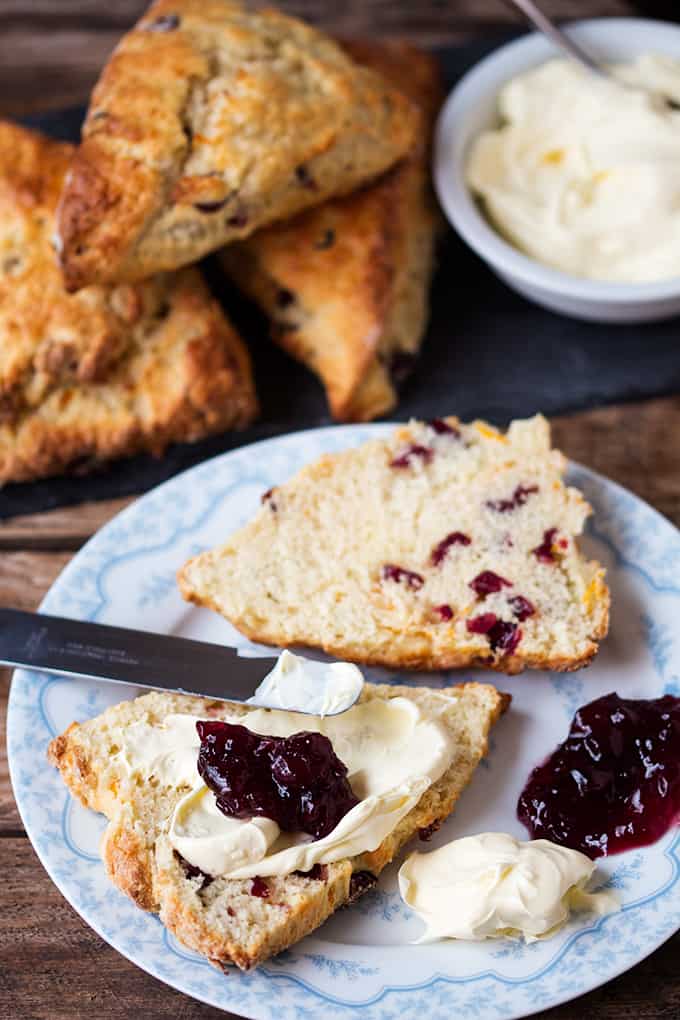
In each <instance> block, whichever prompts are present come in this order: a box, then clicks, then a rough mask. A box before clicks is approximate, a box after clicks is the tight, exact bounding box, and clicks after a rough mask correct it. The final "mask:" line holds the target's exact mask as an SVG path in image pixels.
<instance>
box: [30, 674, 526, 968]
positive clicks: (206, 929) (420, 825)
mask: <svg viewBox="0 0 680 1020" xmlns="http://www.w3.org/2000/svg"><path fill="white" fill-rule="evenodd" d="M399 696H401V697H407V698H410V699H412V700H413V701H415V702H416V703H417V704H418V706H419V707H420V709H421V711H422V712H423V713H425V714H426V715H431V716H433V717H434V716H436V718H437V719H439V720H440V721H441V722H442V723H443V724H444V725H445V726H446V727H447V728H448V729H449V730H450V732H451V735H452V738H453V746H454V747H455V751H454V757H453V759H452V761H451V764H450V766H449V768H448V769H447V771H446V772H445V773H444V775H442V776H441V777H440V779H438V780H437V781H436V782H435V783H434V784H433V785H432V786H431V787H430V788H429V789H428V790H426V792H425V793H424V794H423V796H422V797H421V799H420V801H419V802H418V804H417V805H416V806H415V807H414V808H413V809H412V810H411V811H410V812H409V813H408V814H407V815H406V816H405V817H404V818H403V819H402V820H401V822H399V824H398V826H397V827H396V829H395V830H393V832H392V833H391V834H390V835H389V836H388V837H387V838H386V839H385V840H384V841H383V843H382V844H381V845H380V846H379V847H378V848H377V849H376V850H375V851H373V852H372V853H366V854H362V855H361V856H359V857H356V858H352V859H345V860H341V861H338V862H336V863H333V864H328V865H323V866H322V867H321V868H320V869H318V870H315V872H314V873H310V875H304V874H298V873H296V874H292V875H287V876H285V877H275V878H268V879H266V884H267V888H268V893H269V894H268V896H267V897H266V898H262V897H258V896H255V895H252V880H251V879H227V878H224V877H221V878H220V877H217V878H214V879H213V880H212V881H206V880H205V877H204V876H202V875H200V874H198V875H194V876H193V877H192V875H191V874H190V873H188V872H187V869H186V868H185V866H184V864H183V862H182V860H181V859H180V858H179V857H178V855H177V854H176V853H175V852H174V851H173V849H172V847H171V846H170V844H169V842H168V838H167V830H168V824H169V820H170V818H171V815H172V812H173V809H174V807H175V804H176V803H177V801H178V800H179V799H180V797H181V796H182V795H183V794H185V793H186V792H187V790H188V787H184V786H183V787H170V786H163V785H161V784H160V783H159V782H158V781H156V780H154V779H153V778H152V779H151V780H150V781H149V782H140V781H139V777H138V776H136V775H135V774H132V775H131V774H129V773H128V771H127V770H126V768H125V767H124V765H123V764H122V762H121V758H120V755H119V752H120V749H121V746H122V744H123V739H124V732H125V730H126V728H127V727H129V726H131V725H132V724H134V723H136V722H139V721H144V722H146V723H149V724H151V725H160V724H162V722H163V720H164V719H165V717H166V716H168V715H170V714H172V713H177V712H179V713H187V714H190V715H194V716H199V717H203V718H220V717H223V716H224V715H225V714H229V715H230V716H233V715H234V714H236V713H239V712H242V714H243V715H244V717H246V716H247V713H248V709H247V708H245V707H243V708H242V709H239V708H238V707H237V706H234V705H229V706H225V705H224V703H216V702H209V701H206V700H204V699H200V698H193V697H187V696H183V695H169V694H161V693H157V692H153V693H150V694H147V695H144V696H143V697H140V698H137V699H136V700H134V701H127V702H122V703H120V704H118V705H115V706H114V707H112V708H110V709H108V710H107V711H106V712H104V713H103V714H102V715H101V716H99V717H97V718H95V719H92V720H91V721H89V722H85V723H82V724H78V723H74V724H73V725H72V726H71V727H69V729H68V730H67V731H66V732H65V733H64V734H62V735H61V736H59V737H57V738H56V739H55V740H53V741H52V744H51V745H50V749H49V758H50V761H51V762H52V764H54V765H56V766H57V767H58V768H59V770H60V772H61V775H62V778H63V779H64V781H65V782H66V784H67V786H68V787H69V789H70V790H71V792H72V793H73V794H74V795H75V796H76V797H78V799H79V800H80V801H81V802H82V803H83V804H84V805H85V806H86V807H89V808H92V809H93V810H95V811H100V812H103V813H104V814H105V815H106V817H107V818H108V819H109V825H108V828H107V830H106V833H105V836H104V839H103V842H102V854H103V858H104V863H105V866H106V869H107V872H108V874H109V876H110V878H111V879H112V881H113V882H114V883H115V884H116V885H117V886H118V887H119V888H120V889H122V890H123V891H124V892H125V893H127V894H128V895H129V896H130V897H131V898H132V899H133V900H134V902H135V903H136V904H137V905H138V906H140V907H142V908H143V909H145V910H153V911H157V912H159V914H160V917H161V920H162V921H163V923H164V924H165V925H166V926H167V927H168V928H169V929H170V930H171V931H172V932H174V933H175V935H176V936H177V937H178V938H179V939H180V940H181V941H182V942H183V943H184V944H185V945H187V946H189V947H190V948H192V949H194V950H196V951H198V952H200V953H202V954H204V955H205V956H207V957H208V958H209V959H210V960H211V961H212V962H213V963H215V964H216V965H218V966H227V965H229V964H236V965H237V966H239V967H242V968H244V969H247V968H249V967H252V966H254V965H256V964H258V963H260V962H261V961H262V960H264V959H266V958H267V957H268V956H271V955H272V954H274V953H278V952H280V951H281V950H283V949H285V948H286V947H287V946H289V945H292V944H293V943H294V942H297V941H298V940H299V939H301V938H302V937H303V936H304V935H306V934H308V933H309V932H311V931H313V930H314V929H315V928H317V927H318V926H319V925H320V924H321V923H322V922H323V921H324V920H325V919H326V918H327V917H328V916H329V915H330V914H332V913H333V911H334V910H336V909H337V908H338V907H340V906H342V905H343V904H344V903H347V902H350V901H351V900H352V899H354V898H356V896H357V895H358V894H360V892H361V891H363V890H364V889H365V888H370V885H371V882H372V879H373V876H376V875H378V874H379V873H380V871H381V870H382V869H383V868H384V867H385V866H386V865H387V864H388V863H389V862H390V861H391V860H392V858H393V857H394V856H395V854H396V853H397V852H398V850H399V849H400V847H401V846H402V845H403V844H404V843H405V842H406V841H407V840H408V839H410V838H411V837H412V836H413V835H415V833H416V832H417V831H418V830H419V829H426V828H428V827H430V826H433V827H437V826H438V825H439V824H440V823H441V822H442V821H443V820H444V819H445V818H446V817H447V816H448V815H449V814H450V812H451V811H452V810H453V807H454V805H455V803H456V801H457V799H458V797H459V796H460V794H461V792H462V790H463V789H464V787H465V786H466V785H467V783H468V782H469V781H470V779H471V777H472V774H473V772H474V770H475V768H476V766H477V764H478V762H479V761H480V759H481V758H482V757H483V756H484V754H486V751H487V743H488V740H487V738H488V733H489V730H490V728H491V726H492V725H493V724H494V723H495V722H496V720H497V719H498V718H499V716H500V714H501V713H502V712H503V711H504V710H505V709H506V708H507V706H508V704H509V701H510V699H509V697H508V696H507V695H504V694H500V693H499V692H498V691H496V689H495V688H494V687H491V686H490V685H486V684H476V683H469V684H462V685H460V686H458V687H454V688H449V689H447V690H443V691H433V690H430V689H427V688H409V687H396V686H395V687H392V686H375V685H370V684H367V685H366V686H365V688H364V691H363V692H362V696H361V697H362V699H370V698H377V697H379V698H391V697H399ZM244 721H246V720H245V718H244ZM358 872H361V873H368V875H366V874H363V875H362V881H361V882H359V883H358V884H357V883H353V882H352V875H353V874H355V873H358Z"/></svg>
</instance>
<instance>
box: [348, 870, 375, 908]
mask: <svg viewBox="0 0 680 1020" xmlns="http://www.w3.org/2000/svg"><path fill="white" fill-rule="evenodd" d="M377 882H378V879H377V878H376V877H375V875H374V874H373V873H372V872H370V871H355V872H354V874H353V875H352V877H351V878H350V880H349V900H348V902H349V903H353V902H354V900H356V899H358V898H359V897H360V896H361V895H362V893H365V892H367V891H368V890H369V889H372V888H373V886H374V885H376V884H377Z"/></svg>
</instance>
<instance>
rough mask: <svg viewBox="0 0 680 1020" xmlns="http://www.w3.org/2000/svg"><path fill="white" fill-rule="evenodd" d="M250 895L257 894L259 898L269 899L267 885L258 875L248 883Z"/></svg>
mask: <svg viewBox="0 0 680 1020" xmlns="http://www.w3.org/2000/svg"><path fill="white" fill-rule="evenodd" d="M250 895H251V896H259V898H260V899H261V900H266V899H269V886H268V885H267V883H266V882H265V880H264V879H263V878H260V876H259V875H256V876H255V878H254V879H253V880H252V882H251V884H250Z"/></svg>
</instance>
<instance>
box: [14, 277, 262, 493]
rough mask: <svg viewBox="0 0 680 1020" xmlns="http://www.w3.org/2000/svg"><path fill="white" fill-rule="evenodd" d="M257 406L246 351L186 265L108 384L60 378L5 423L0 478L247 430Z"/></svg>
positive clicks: (88, 464) (83, 466) (82, 466)
mask: <svg viewBox="0 0 680 1020" xmlns="http://www.w3.org/2000/svg"><path fill="white" fill-rule="evenodd" d="M256 412H257V400H256V397H255V392H254V387H253V381H252V376H251V373H250V361H249V358H248V354H247V351H246V350H245V348H244V347H243V344H242V343H241V340H240V338H239V337H238V335H237V334H236V332H235V331H234V329H233V328H232V327H231V325H230V324H229V323H228V322H227V320H226V319H225V318H224V316H223V314H222V312H221V310H220V309H219V307H218V306H217V304H216V303H215V302H214V301H213V300H212V299H211V297H210V295H209V293H208V291H207V288H206V286H205V284H204V283H203V281H202V279H201V277H200V275H199V273H198V272H197V270H195V269H187V270H183V271H182V272H181V273H178V274H177V275H176V276H175V277H174V278H173V280H172V286H171V288H169V289H168V291H167V293H166V302H165V308H164V310H163V315H162V318H159V319H158V321H157V323H156V326H155V328H154V330H153V332H152V333H149V334H148V335H147V336H145V337H144V338H143V339H142V342H141V343H139V344H138V345H134V346H132V347H131V349H130V350H129V351H128V352H127V353H126V355H124V356H123V357H121V358H120V359H119V360H118V362H117V363H116V365H115V366H114V367H113V369H112V370H111V371H110V372H109V373H108V375H107V376H106V378H105V380H104V381H102V382H97V383H95V382H93V383H90V384H87V385H82V386H81V385H78V384H73V385H65V384H64V385H63V386H62V387H61V388H60V389H59V390H55V391H54V392H52V393H51V394H49V395H48V396H47V397H46V398H45V399H44V400H43V401H42V403H41V404H40V405H38V406H37V407H36V408H35V409H32V410H31V411H29V412H27V413H25V414H24V415H23V416H22V417H20V418H19V419H18V421H17V422H16V423H13V424H4V425H3V424H0V482H8V481H26V480H29V479H33V478H41V477H46V476H49V475H54V474H59V473H61V472H63V471H66V470H71V469H73V468H74V467H77V468H78V470H80V471H83V470H88V469H91V468H93V467H95V466H96V465H98V464H100V463H103V462H105V461H107V460H111V459H113V458H116V457H125V456H130V455H132V454H134V453H139V452H142V451H150V452H152V453H154V454H157V455H160V454H161V453H162V452H163V450H164V449H165V447H166V446H167V445H168V444H169V443H172V442H193V441H195V440H197V439H200V438H202V437H204V436H207V435H211V434H213V433H215V432H221V431H224V430H225V429H228V428H241V427H243V426H245V425H247V424H248V423H249V422H250V421H251V420H252V419H253V417H254V416H255V414H256Z"/></svg>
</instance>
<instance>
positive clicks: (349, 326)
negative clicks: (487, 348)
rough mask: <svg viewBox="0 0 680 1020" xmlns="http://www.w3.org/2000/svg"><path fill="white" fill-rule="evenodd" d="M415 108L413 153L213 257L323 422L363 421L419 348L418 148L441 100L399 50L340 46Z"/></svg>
mask: <svg viewBox="0 0 680 1020" xmlns="http://www.w3.org/2000/svg"><path fill="white" fill-rule="evenodd" d="M344 46H345V49H346V50H347V51H348V52H349V54H350V56H352V57H353V58H354V59H355V60H357V61H358V62H360V63H362V64H365V65H367V66H369V67H371V68H372V69H373V70H375V71H377V72H379V73H380V74H382V75H383V76H384V77H385V78H386V79H387V80H388V81H391V82H392V84H393V85H395V87H401V88H403V89H404V91H405V92H406V94H407V95H408V97H409V99H411V100H412V101H413V102H414V103H415V104H417V106H418V108H419V127H418V139H419V143H418V146H417V147H416V149H415V150H414V151H413V152H412V153H411V154H410V155H409V157H408V158H406V159H405V160H404V161H402V163H400V164H399V165H398V166H397V167H395V168H393V169H392V170H391V171H390V172H389V173H388V174H386V175H385V176H383V177H382V178H381V179H380V180H379V181H378V182H376V183H374V184H371V185H368V186H366V187H365V188H363V189H362V190H360V191H357V192H355V193H354V194H352V195H350V196H348V197H346V198H342V199H334V200H332V201H329V202H326V203H325V204H324V205H322V206H318V207H316V208H314V209H312V210H309V211H308V212H305V213H303V214H301V215H300V216H298V217H297V218H295V219H294V220H292V221H290V222H289V223H284V224H277V225H275V226H273V227H269V228H267V229H266V230H261V231H258V232H257V233H256V234H254V235H253V236H252V237H250V238H249V239H248V240H246V241H244V242H241V243H239V244H236V245H230V246H229V247H227V248H225V249H223V250H222V251H221V252H220V258H221V261H222V264H223V266H224V268H225V270H226V272H227V273H228V274H229V275H230V276H231V277H232V278H233V279H234V281H235V282H236V283H237V285H238V286H239V287H241V288H242V289H243V290H244V291H245V292H246V293H247V294H249V296H251V297H252V298H253V299H254V300H255V301H257V303H258V304H260V305H261V307H262V308H263V309H264V311H265V312H266V313H267V315H268V316H269V317H270V319H271V320H272V338H273V339H274V340H275V341H276V342H277V343H278V344H280V345H281V346H282V347H283V348H284V349H285V350H287V351H288V352H289V353H290V354H292V355H293V357H295V358H297V359H298V360H300V361H302V362H303V363H304V364H306V365H307V366H308V367H309V368H310V369H311V370H312V371H314V372H316V374H317V375H318V376H319V377H320V378H321V380H322V382H323V384H324V386H325V388H326V392H327V396H328V402H329V405H330V409H331V413H332V414H333V416H334V417H335V418H336V419H337V420H340V421H367V420H369V419H371V418H375V417H377V416H378V415H380V414H384V413H386V412H387V411H389V410H390V409H391V408H392V407H393V406H394V405H395V403H396V399H397V396H396V389H395V383H394V379H395V378H396V377H398V375H399V374H400V368H401V367H403V366H404V365H406V364H407V363H408V362H409V361H410V359H412V358H413V357H414V356H415V353H416V351H417V349H418V347H419V345H420V341H421V338H422V334H423V332H424V328H425V324H426V318H427V308H426V305H427V291H428V287H429V282H430V277H431V271H432V264H433V246H434V236H435V230H436V226H437V223H438V219H437V214H436V210H435V203H434V199H433V196H432V195H431V189H430V184H429V172H428V166H429V140H430V135H431V131H432V126H433V124H434V118H435V115H436V112H437V109H438V106H439V103H440V102H441V98H442V92H443V90H442V84H441V74H440V70H439V66H438V64H437V61H436V60H435V58H434V57H433V56H431V55H429V54H426V53H423V52H422V51H420V50H418V49H416V48H415V47H413V46H410V45H409V44H407V43H404V42H398V41H393V42H385V43H380V44H376V43H369V42H362V41H353V42H346V43H344Z"/></svg>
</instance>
